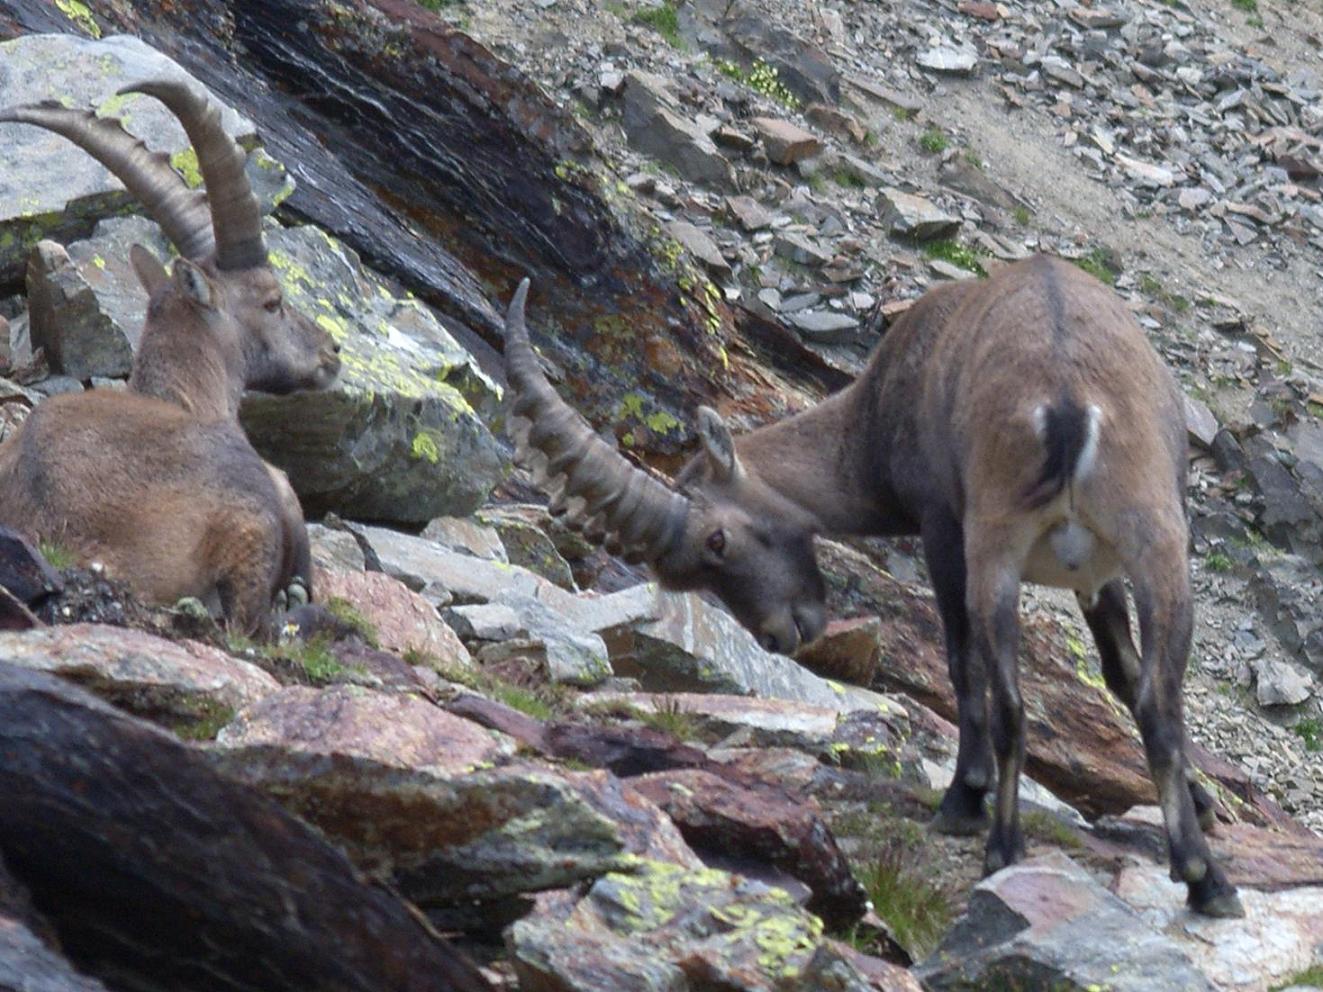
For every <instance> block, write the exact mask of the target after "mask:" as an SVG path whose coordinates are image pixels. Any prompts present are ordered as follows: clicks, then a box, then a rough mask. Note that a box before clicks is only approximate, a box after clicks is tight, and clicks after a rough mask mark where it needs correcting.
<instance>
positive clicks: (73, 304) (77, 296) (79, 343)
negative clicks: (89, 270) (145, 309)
mask: <svg viewBox="0 0 1323 992" xmlns="http://www.w3.org/2000/svg"><path fill="white" fill-rule="evenodd" d="M102 264H103V265H104V264H105V263H104V260H102ZM27 290H28V315H29V321H30V327H31V332H32V345H33V347H34V348H41V349H42V350H43V351H44V352H45V355H46V360H47V361H48V362H49V363H50V368H51V371H52V372H57V373H60V374H63V375H69V376H73V377H74V378H75V379H90V378H92V377H93V376H104V377H108V378H121V379H122V378H127V377H128V374H129V372H130V371H131V370H132V368H133V344H132V342H133V341H136V340H137V338H138V334H139V333H140V332H141V330H142V326H141V324H139V325H138V327H137V330H136V331H133V332H130V331H129V329H128V328H125V327H122V326H120V325H119V324H117V323H116V322H115V321H113V320H111V318H110V317H108V316H107V315H106V313H105V312H104V311H103V310H102V309H101V307H100V305H99V304H98V301H97V298H96V294H95V293H94V292H93V291H92V287H91V286H89V285H88V284H87V281H86V280H85V279H84V278H83V276H82V274H81V273H80V272H79V271H78V267H77V266H76V265H74V263H73V260H72V259H71V258H70V257H69V253H68V252H67V251H65V249H64V247H63V246H62V245H59V244H57V243H56V242H54V241H38V242H37V245H36V247H35V248H33V249H32V255H31V256H30V257H29V259H28V269H27ZM130 335H131V336H130Z"/></svg>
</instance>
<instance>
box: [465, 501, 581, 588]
mask: <svg viewBox="0 0 1323 992" xmlns="http://www.w3.org/2000/svg"><path fill="white" fill-rule="evenodd" d="M478 517H479V519H480V520H482V521H483V522H484V523H486V524H489V525H490V526H491V528H492V529H493V530H494V531H495V532H496V534H497V535H498V536H499V539H500V541H501V544H502V546H503V547H504V548H505V551H506V556H507V560H508V561H509V562H510V563H511V564H514V565H522V566H523V567H524V568H526V569H528V570H529V571H531V572H536V573H537V574H538V575H540V576H542V578H544V579H547V580H548V581H550V582H554V583H555V584H556V585H558V586H560V587H561V588H562V589H565V590H567V591H569V592H577V591H578V586H577V585H576V584H575V581H574V573H573V571H572V570H571V569H570V564H569V562H567V561H566V560H565V559H564V558H563V557H562V556H561V552H560V549H559V548H558V547H556V542H555V541H554V540H553V539H552V537H551V535H550V534H548V533H547V531H548V530H552V529H554V528H555V527H556V526H557V525H556V524H554V523H553V522H552V518H551V514H550V513H548V512H547V510H546V509H545V508H544V507H532V506H527V505H524V506H509V507H505V506H498V507H491V508H488V509H486V510H481V511H479V513H478ZM570 533H573V532H570Z"/></svg>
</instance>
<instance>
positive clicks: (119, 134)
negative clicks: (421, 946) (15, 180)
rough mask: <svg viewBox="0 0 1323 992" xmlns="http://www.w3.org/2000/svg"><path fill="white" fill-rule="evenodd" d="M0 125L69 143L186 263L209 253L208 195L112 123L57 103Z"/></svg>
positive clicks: (19, 110) (7, 112) (2, 117)
mask: <svg viewBox="0 0 1323 992" xmlns="http://www.w3.org/2000/svg"><path fill="white" fill-rule="evenodd" d="M0 121H15V122H20V123H23V124H35V125H36V126H37V127H43V128H45V129H46V130H48V131H54V132H55V133H56V134H58V135H60V136H61V137H64V138H68V139H69V140H70V141H72V142H73V143H74V144H75V145H77V146H78V147H79V148H81V149H83V151H85V152H87V153H88V154H89V155H91V156H92V157H93V158H94V159H96V160H97V161H98V162H100V163H101V164H102V165H104V166H105V167H106V168H107V169H109V170H110V171H111V173H112V174H114V176H115V177H116V178H117V179H119V181H120V182H122V183H123V184H124V185H125V187H127V189H128V191H129V192H130V193H132V194H133V195H134V196H135V197H136V198H137V199H138V201H139V202H140V203H141V204H142V205H143V207H145V208H146V210H147V213H148V214H149V215H150V216H151V218H152V219H153V220H154V221H156V223H158V224H160V225H161V228H162V230H164V231H165V234H166V237H168V238H169V239H170V241H171V242H172V243H173V244H174V246H175V247H176V248H178V249H179V253H180V254H181V255H183V256H184V257H185V258H203V257H205V256H207V255H209V254H211V250H212V247H213V242H212V235H211V216H210V215H209V214H208V212H207V203H206V195H205V194H204V193H203V192H202V191H201V190H193V189H189V188H188V184H187V183H185V182H184V181H183V180H182V179H180V178H179V175H178V174H177V173H176V172H175V171H174V169H172V168H170V162H169V159H168V158H167V157H166V156H165V155H164V154H162V153H161V152H153V151H151V150H150V149H149V148H148V147H147V146H146V145H144V144H143V143H142V142H141V141H139V140H138V139H137V138H135V137H134V136H133V135H131V134H129V133H128V132H127V131H125V130H124V126H123V124H121V123H120V122H119V121H118V120H115V119H114V118H108V117H97V116H96V114H94V113H92V112H90V111H87V110H70V109H69V108H67V107H62V106H61V105H60V104H58V103H56V102H55V101H54V100H44V101H42V102H41V103H32V104H24V105H22V106H17V107H6V108H4V109H3V110H0Z"/></svg>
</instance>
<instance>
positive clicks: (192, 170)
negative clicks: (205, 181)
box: [170, 148, 202, 189]
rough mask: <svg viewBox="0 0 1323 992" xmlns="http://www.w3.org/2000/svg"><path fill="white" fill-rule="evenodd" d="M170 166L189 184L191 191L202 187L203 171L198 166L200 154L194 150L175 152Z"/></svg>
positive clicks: (186, 149) (187, 149) (171, 157)
mask: <svg viewBox="0 0 1323 992" xmlns="http://www.w3.org/2000/svg"><path fill="white" fill-rule="evenodd" d="M170 164H171V165H173V166H174V167H175V171H176V172H178V173H179V174H180V175H181V176H183V177H184V182H186V183H188V185H189V188H190V189H198V188H200V187H201V186H202V169H201V167H200V166H199V165H198V153H197V152H195V151H194V150H193V149H192V148H185V149H184V150H183V151H182V152H175V153H174V154H173V155H171V156H170Z"/></svg>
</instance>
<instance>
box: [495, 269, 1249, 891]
mask: <svg viewBox="0 0 1323 992" xmlns="http://www.w3.org/2000/svg"><path fill="white" fill-rule="evenodd" d="M527 289H528V283H527V281H525V282H524V283H523V284H522V285H521V286H520V287H519V289H518V291H517V292H516V293H515V296H514V300H513V302H512V303H511V304H510V311H509V314H508V316H507V318H506V343H505V354H506V359H505V360H506V369H507V374H508V378H509V383H510V388H511V390H512V391H513V393H514V394H515V400H514V405H513V407H512V411H511V415H510V423H511V431H512V433H513V435H514V437H515V441H516V445H517V447H518V449H519V452H520V455H521V457H522V458H524V459H525V460H526V461H528V462H530V463H531V465H532V467H533V468H534V469H535V470H536V471H537V472H539V474H540V475H541V477H542V478H543V479H544V480H547V482H548V484H549V485H550V487H551V490H552V508H553V511H554V512H563V513H566V514H568V516H569V518H570V520H571V521H572V522H573V523H576V524H577V525H579V526H580V527H581V528H582V529H584V530H586V531H587V532H589V533H590V534H591V535H593V536H594V537H595V538H596V539H598V540H605V541H606V542H607V544H608V546H609V547H612V548H614V549H617V550H621V551H624V552H625V553H627V554H630V555H632V556H633V557H635V558H636V559H641V560H646V561H648V562H649V563H650V564H651V566H652V568H653V570H654V571H655V572H656V574H657V575H658V577H659V578H660V580H661V582H662V584H663V585H665V586H667V587H670V588H673V589H696V588H703V589H708V590H711V591H713V592H715V593H716V594H717V595H718V596H719V597H720V598H721V600H722V601H723V602H724V603H725V604H726V605H727V607H729V609H730V610H731V612H732V613H734V614H735V616H736V617H737V618H738V619H739V620H740V622H741V623H742V624H744V626H746V627H747V628H748V629H749V630H751V631H752V632H753V633H754V634H756V635H757V636H758V639H759V640H760V641H761V642H762V644H763V645H764V646H765V647H766V648H767V649H768V650H771V651H781V652H785V653H787V654H788V653H790V652H792V651H794V650H795V649H796V647H797V646H798V645H799V644H801V643H803V642H807V641H811V640H813V639H814V638H815V637H817V636H818V634H820V633H821V631H822V629H823V626H824V622H825V609H824V583H823V579H822V575H821V573H820V572H819V571H818V567H817V562H816V560H815V558H814V551H813V536H814V535H815V534H819V533H823V534H873V535H896V534H916V533H917V534H920V535H922V538H923V547H924V554H925V557H926V559H927V562H928V568H929V571H930V573H931V575H932V581H933V586H934V591H935V593H936V598H937V604H938V608H939V610H940V612H941V616H942V622H943V625H944V628H945V634H946V647H947V658H948V662H949V665H950V671H951V679H952V682H953V683H954V687H955V692H956V697H957V703H958V707H959V715H960V744H959V751H958V755H957V759H956V771H955V778H954V780H953V781H952V783H951V785H950V787H949V788H948V789H947V791H946V794H945V796H944V797H943V799H942V804H941V807H940V809H939V812H938V814H937V818H936V821H935V826H936V827H937V828H938V829H941V830H945V831H948V832H958V833H968V832H973V831H976V830H980V829H982V828H983V827H984V826H985V825H986V816H985V814H984V810H983V800H984V796H985V794H986V793H987V791H988V790H989V789H990V788H991V787H992V784H993V777H994V769H993V763H992V753H995V756H996V773H997V781H998V788H997V802H996V815H995V819H994V821H993V824H992V828H991V831H990V833H989V836H988V842H987V851H986V856H985V859H984V869H985V871H987V872H992V871H995V870H997V869H998V868H1001V867H1003V866H1005V865H1008V864H1010V863H1012V862H1014V861H1016V860H1017V859H1019V858H1021V857H1022V856H1023V853H1024V839H1023V836H1022V834H1021V831H1020V823H1019V814H1018V805H1017V792H1018V787H1019V776H1020V769H1021V766H1022V765H1023V762H1024V706H1023V703H1022V701H1021V697H1020V690H1019V685H1018V672H1017V659H1016V649H1017V641H1018V633H1019V621H1018V615H1017V614H1018V602H1019V589H1020V583H1021V582H1022V581H1030V582H1038V583H1043V584H1046V585H1052V586H1060V587H1064V588H1068V589H1073V590H1075V593H1076V596H1077V597H1078V600H1079V603H1080V607H1081V609H1082V610H1083V611H1084V617H1085V619H1086V620H1087V622H1088V625H1089V628H1090V630H1091V631H1092V632H1093V635H1094V638H1095V639H1096V641H1097V644H1098V651H1099V654H1100V655H1101V658H1102V669H1103V675H1104V677H1105V679H1106V681H1107V684H1108V686H1109V687H1110V688H1111V690H1112V691H1113V692H1114V693H1116V695H1117V696H1119V697H1120V698H1121V699H1122V700H1123V701H1124V702H1125V703H1126V705H1127V706H1128V707H1129V708H1130V709H1131V711H1132V712H1133V713H1134V715H1135V718H1136V720H1137V722H1138V724H1139V730H1140V733H1141V735H1142V737H1143V740H1144V747H1145V751H1146V753H1147V757H1148V763H1149V769H1150V771H1151V773H1152V775H1153V779H1154V782H1155V783H1156V785H1157V788H1158V793H1159V795H1160V798H1161V803H1162V811H1163V815H1164V819H1165V821H1166V828H1167V838H1168V841H1169V844H1170V853H1171V858H1172V864H1173V869H1174V871H1175V872H1176V873H1177V874H1178V875H1179V877H1180V878H1181V879H1183V880H1184V881H1185V882H1186V884H1187V885H1188V887H1189V903H1190V905H1191V906H1192V907H1193V908H1194V909H1195V910H1197V911H1198V912H1201V913H1205V914H1207V915H1210V916H1236V915H1240V913H1241V908H1240V901H1239V897H1238V896H1237V894H1236V890H1235V888H1234V886H1232V885H1231V883H1230V882H1229V881H1228V880H1227V878H1226V875H1225V874H1224V873H1223V871H1222V869H1221V868H1220V867H1219V866H1218V864H1217V863H1216V862H1215V861H1214V860H1213V858H1212V856H1211V855H1210V853H1209V850H1208V846H1207V843H1206V842H1205V840H1204V837H1203V834H1202V832H1201V830H1200V820H1201V818H1205V819H1207V820H1208V821H1209V822H1211V818H1212V812H1213V810H1212V800H1211V797H1210V796H1209V795H1208V794H1207V792H1206V791H1205V790H1204V789H1203V788H1202V787H1201V786H1200V785H1199V784H1198V783H1197V782H1196V781H1195V780H1194V777H1193V771H1192V768H1191V766H1190V764H1189V762H1188V761H1187V759H1186V756H1185V724H1184V716H1183V710H1182V700H1181V680H1182V677H1183V674H1184V671H1185V663H1186V657H1187V655H1188V653H1189V648H1190V637H1191V627H1192V604H1191V599H1190V584H1189V567H1188V563H1187V560H1186V540H1187V530H1186V527H1187V524H1186V516H1185V504H1184V499H1185V473H1186V437H1185V421H1184V417H1183V414H1182V405H1181V398H1180V394H1179V392H1178V391H1177V388H1176V386H1175V384H1174V382H1173V381H1172V378H1171V375H1170V374H1169V373H1168V371H1167V369H1166V368H1165V367H1164V366H1163V364H1162V361H1161V360H1160V359H1159V358H1158V356H1157V354H1156V353H1155V352H1154V351H1153V349H1152V348H1151V347H1150V346H1149V344H1148V342H1147V341H1146V340H1145V338H1144V334H1143V332H1142V331H1141V330H1140V329H1139V327H1138V326H1137V325H1136V323H1135V321H1134V319H1133V318H1132V317H1131V316H1130V314H1129V312H1128V311H1127V310H1126V308H1125V307H1124V306H1123V305H1122V303H1121V301H1120V300H1119V299H1117V297H1116V296H1115V295H1114V294H1113V293H1112V292H1110V291H1109V290H1107V289H1106V288H1105V287H1103V286H1102V285H1101V284H1100V283H1099V282H1097V280H1095V279H1093V278H1092V277H1090V276H1088V275H1086V274H1084V273H1083V272H1081V271H1080V270H1079V269H1077V268H1075V267H1074V266H1071V265H1069V264H1066V263H1064V262H1061V261H1058V260H1054V259H1051V258H1046V257H1043V256H1038V257H1035V258H1032V259H1028V260H1026V261H1023V262H1019V263H1016V264H1014V265H1011V266H1008V267H1006V268H1005V269H1003V270H1002V271H1000V272H998V273H997V274H995V275H994V276H992V278H990V279H988V280H986V281H983V282H975V281H969V282H960V283H955V284H951V285H947V286H943V287H940V288H937V289H934V290H933V291H931V292H929V293H928V294H927V295H925V296H924V297H923V298H922V299H920V300H919V301H918V302H917V303H916V304H915V306H914V307H913V308H912V309H911V310H910V311H909V312H908V313H906V314H905V315H904V316H903V317H902V318H901V319H900V320H899V321H898V322H897V323H896V325H895V326H894V327H892V328H891V329H890V330H889V331H888V332H887V334H886V335H885V337H883V339H882V341H881V343H880V345H879V346H878V348H877V350H876V351H875V353H874V355H873V357H872V360H871V362H870V363H869V366H868V368H867V370H866V371H865V372H864V373H863V374H862V375H861V376H860V377H859V378H858V379H857V380H856V381H855V382H854V383H852V384H851V385H850V386H848V387H847V388H846V389H844V390H842V391H841V392H839V393H837V394H835V395H833V396H831V397H829V398H828V399H826V400H825V401H823V402H822V403H820V404H819V405H817V406H816V407H814V408H812V409H810V410H807V411H805V412H803V413H800V414H798V415H797V416H794V417H790V418H789V419H787V420H784V421H781V422H780V423H776V424H772V425H769V426H767V427H763V428H761V429H759V430H755V431H753V432H751V433H749V434H747V435H744V436H742V437H740V438H738V439H735V438H732V437H731V434H730V432H729V430H728V429H727V428H726V426H725V424H724V423H723V422H722V420H721V418H720V417H719V416H718V415H717V414H716V413H715V412H714V411H712V410H710V409H707V408H701V409H700V410H699V418H698V434H699V438H700V440H701V441H702V446H703V449H704V451H703V454H702V455H701V456H699V457H697V458H695V459H694V460H693V461H691V462H690V463H689V465H688V466H686V468H685V469H684V471H683V472H682V473H681V474H680V476H679V477H678V479H677V480H676V487H675V489H670V488H668V487H667V486H665V485H663V484H662V483H661V482H659V481H657V480H656V479H654V478H653V477H651V476H650V475H648V474H646V473H645V472H643V471H641V470H640V469H638V468H635V467H634V466H632V465H630V464H629V462H627V461H626V460H625V459H624V458H623V457H622V456H621V455H620V454H619V453H618V452H617V451H615V450H614V449H613V448H612V447H611V446H610V445H609V444H607V443H606V442H605V441H603V440H602V439H601V438H599V437H598V436H597V435H596V434H594V433H593V431H592V430H591V429H590V428H589V426H588V425H587V423H586V422H585V421H584V420H583V418H582V417H580V416H579V415H578V414H577V413H575V412H574V411H573V410H572V409H571V408H570V407H569V406H567V405H566V404H565V403H564V401H562V400H561V399H560V398H559V397H558V396H557V395H556V393H555V392H554V391H553V390H552V388H551V387H550V385H549V384H548V383H547V380H546V379H545V377H544V376H543V375H542V372H541V370H540V369H539V366H538V363H537V358H536V357H535V355H534V353H533V351H532V348H531V346H530V344H529V341H528V334H527V331H526V329H525V327H524V301H525V298H526V295H527ZM1123 578H1128V579H1129V580H1130V583H1131V586H1132V588H1133V591H1134V598H1135V605H1136V609H1137V611H1138V614H1139V630H1140V640H1141V642H1142V645H1143V650H1142V653H1137V652H1136V650H1135V647H1134V644H1133V642H1132V641H1131V637H1130V621H1129V616H1128V613H1127V608H1126V601H1125V589H1124V586H1123V584H1122V582H1123ZM989 676H990V678H991V688H992V700H993V707H992V714H991V732H990V733H989V725H988V713H987V702H986V687H987V684H988V683H987V679H988V677H989ZM1065 718H1068V715H1065V714H1063V719H1065ZM989 739H990V740H991V744H992V747H991V748H990V747H989Z"/></svg>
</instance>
